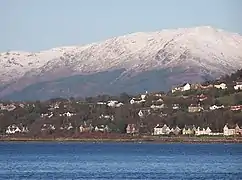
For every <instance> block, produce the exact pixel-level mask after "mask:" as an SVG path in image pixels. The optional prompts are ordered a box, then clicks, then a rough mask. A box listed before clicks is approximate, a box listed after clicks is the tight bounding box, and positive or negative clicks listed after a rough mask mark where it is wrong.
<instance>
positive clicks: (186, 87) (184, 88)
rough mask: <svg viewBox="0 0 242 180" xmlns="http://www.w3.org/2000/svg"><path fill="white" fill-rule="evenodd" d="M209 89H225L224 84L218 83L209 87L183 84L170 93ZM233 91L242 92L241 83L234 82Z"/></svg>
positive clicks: (225, 85)
mask: <svg viewBox="0 0 242 180" xmlns="http://www.w3.org/2000/svg"><path fill="white" fill-rule="evenodd" d="M211 88H217V89H223V90H224V89H227V88H228V87H227V84H226V83H220V84H214V85H213V84H209V85H201V84H189V83H185V84H183V85H182V86H180V87H175V88H173V89H172V90H171V92H172V93H175V92H178V91H180V92H184V91H189V90H192V89H194V90H196V89H211ZM233 88H234V90H242V82H235V85H234V86H233Z"/></svg>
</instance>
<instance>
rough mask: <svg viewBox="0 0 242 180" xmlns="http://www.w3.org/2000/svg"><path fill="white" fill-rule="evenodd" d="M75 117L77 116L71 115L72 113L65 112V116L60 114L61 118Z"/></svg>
mask: <svg viewBox="0 0 242 180" xmlns="http://www.w3.org/2000/svg"><path fill="white" fill-rule="evenodd" d="M74 115H76V114H74V113H71V112H65V113H63V114H60V116H66V117H71V116H74Z"/></svg>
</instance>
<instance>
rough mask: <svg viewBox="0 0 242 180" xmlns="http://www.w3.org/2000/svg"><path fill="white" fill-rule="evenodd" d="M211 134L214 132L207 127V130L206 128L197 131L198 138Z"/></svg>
mask: <svg viewBox="0 0 242 180" xmlns="http://www.w3.org/2000/svg"><path fill="white" fill-rule="evenodd" d="M211 132H212V130H211V129H210V128H209V127H207V128H206V129H205V128H200V127H198V128H197V129H196V130H195V135H196V136H200V135H210V133H211Z"/></svg>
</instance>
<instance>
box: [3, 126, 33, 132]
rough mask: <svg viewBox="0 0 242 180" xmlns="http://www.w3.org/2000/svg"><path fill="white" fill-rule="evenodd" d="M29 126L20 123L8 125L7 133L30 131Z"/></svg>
mask: <svg viewBox="0 0 242 180" xmlns="http://www.w3.org/2000/svg"><path fill="white" fill-rule="evenodd" d="M28 132H29V130H28V127H25V126H23V125H22V124H20V125H19V126H17V125H16V124H12V125H10V126H8V127H7V130H6V134H15V133H28Z"/></svg>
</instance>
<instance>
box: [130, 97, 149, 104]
mask: <svg viewBox="0 0 242 180" xmlns="http://www.w3.org/2000/svg"><path fill="white" fill-rule="evenodd" d="M129 102H130V104H140V103H142V102H145V99H137V98H132V99H131V100H130V101H129Z"/></svg>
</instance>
